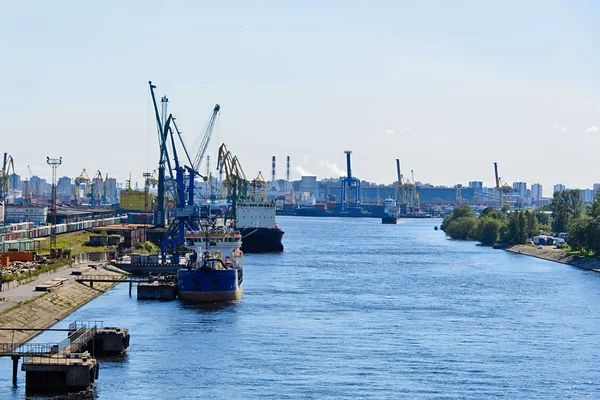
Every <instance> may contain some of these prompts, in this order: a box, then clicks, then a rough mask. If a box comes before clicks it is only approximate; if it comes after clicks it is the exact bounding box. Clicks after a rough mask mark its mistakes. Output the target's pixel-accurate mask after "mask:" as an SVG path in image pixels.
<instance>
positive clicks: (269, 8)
mask: <svg viewBox="0 0 600 400" xmlns="http://www.w3.org/2000/svg"><path fill="white" fill-rule="evenodd" d="M122 3H126V4H122ZM0 14H1V18H2V19H1V21H2V23H1V24H0V35H1V37H2V38H3V40H2V42H1V45H0V46H1V52H0V62H1V63H2V65H3V68H2V77H3V79H2V88H3V92H4V95H3V96H2V97H0V113H2V121H3V133H2V138H3V139H2V141H1V144H2V145H1V146H0V151H3V152H4V151H7V152H8V153H9V154H12V155H13V157H14V159H15V163H16V167H17V172H19V173H21V174H26V172H25V171H26V168H27V165H28V164H29V165H31V167H32V171H33V173H34V174H37V175H42V176H48V177H49V175H50V169H49V167H47V166H46V165H45V164H44V161H45V157H46V156H47V155H49V156H52V157H58V156H62V157H63V165H62V166H61V167H60V174H61V175H62V174H66V175H71V176H75V175H78V174H79V172H80V171H81V170H82V169H83V168H86V169H87V171H88V173H90V174H91V173H93V172H94V171H96V170H101V171H102V173H103V174H104V173H108V174H109V175H110V176H117V177H120V178H124V177H126V176H127V175H128V174H129V172H131V174H132V176H133V177H134V180H135V179H136V178H135V177H138V178H137V179H139V181H140V182H141V181H142V178H141V174H142V172H144V171H145V170H147V169H149V170H152V169H154V168H156V166H155V164H156V162H157V158H158V144H157V143H156V134H155V128H154V124H153V121H152V119H151V115H150V110H149V91H148V85H147V81H148V80H152V81H153V82H154V83H155V84H156V85H157V86H158V93H159V94H160V95H162V94H166V95H167V96H168V97H169V99H170V104H171V106H170V107H171V108H170V110H171V111H172V112H173V113H174V114H175V115H176V116H177V121H178V125H179V126H180V128H181V129H182V130H183V132H184V137H185V139H186V141H187V142H188V143H190V144H191V143H193V142H194V140H195V139H196V138H197V136H198V135H201V134H202V128H203V126H204V123H205V121H206V120H207V118H208V117H209V115H210V113H211V111H212V108H213V106H214V104H215V103H219V104H220V105H221V107H222V112H221V116H220V120H219V125H218V129H217V130H216V132H215V134H214V136H213V141H212V146H211V148H210V149H209V150H210V151H211V152H212V153H213V157H214V156H215V154H214V152H215V151H216V147H217V145H218V143H220V142H225V143H226V144H227V146H228V148H229V149H230V150H231V151H232V152H233V153H234V154H236V155H238V157H239V158H240V160H241V162H242V166H243V167H244V169H245V171H246V175H248V176H253V175H255V174H256V173H257V172H258V171H259V170H261V171H262V172H263V175H265V177H268V176H269V175H270V159H271V156H272V155H276V156H277V157H278V160H279V161H278V176H279V177H283V176H284V173H285V170H284V169H285V164H284V159H285V156H286V155H290V156H291V158H292V165H293V171H292V177H293V178H299V176H300V174H301V173H302V172H304V173H312V174H316V175H318V176H319V177H328V176H337V173H338V172H341V171H343V170H344V168H345V165H344V163H345V159H344V154H343V151H344V150H352V151H353V172H354V174H355V175H356V176H358V177H359V178H362V179H366V180H370V181H376V182H384V183H391V182H392V181H393V180H394V179H395V164H394V163H395V161H394V160H395V158H400V160H401V161H402V165H403V168H404V169H405V170H407V171H408V170H409V169H413V170H414V171H415V177H416V179H417V180H420V181H426V182H430V183H433V184H447V185H451V184H454V183H464V184H466V183H467V181H469V180H482V181H484V183H485V184H487V185H489V186H491V185H492V181H493V162H494V161H497V162H498V163H499V169H500V175H501V176H502V178H503V179H504V180H505V181H508V182H512V181H517V180H521V181H526V182H528V183H529V184H531V183H534V182H539V183H542V184H543V185H544V188H545V190H544V192H545V193H546V194H549V191H550V190H551V185H553V184H554V183H558V182H562V183H564V184H565V185H567V186H569V187H591V186H592V184H593V183H595V182H600V176H598V172H597V168H596V163H597V161H596V160H597V153H598V151H597V150H598V149H599V148H600V132H599V129H598V127H600V95H599V93H600V91H599V90H598V89H599V83H598V79H597V71H598V70H600V68H599V67H600V62H599V57H600V55H599V53H598V52H597V46H595V44H596V43H597V41H598V38H599V35H598V33H599V30H598V27H597V21H598V20H600V18H599V17H600V15H599V14H600V13H599V6H598V5H597V3H595V2H592V1H589V2H584V1H573V2H553V1H527V2H518V1H514V2H511V1H505V2H495V3H493V2H482V1H455V2H452V1H389V2H378V1H337V2H334V1H331V2H329V1H322V2H321V1H319V2H317V1H314V2H313V1H298V2H293V1H285V2H284V1H280V2H271V1H244V2H241V1H239V2H235V1H228V2H225V1H221V2H219V1H211V2H203V1H171V2H158V1H128V2H117V1H107V2H101V3H95V4H92V3H91V2H79V1H77V2H75V1H73V2H67V1H56V2H45V1H4V2H1V5H0Z"/></svg>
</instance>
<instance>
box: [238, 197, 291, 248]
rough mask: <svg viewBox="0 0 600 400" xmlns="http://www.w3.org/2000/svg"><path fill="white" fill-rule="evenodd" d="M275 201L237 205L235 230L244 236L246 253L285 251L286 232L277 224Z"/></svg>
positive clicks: (252, 201)
mask: <svg viewBox="0 0 600 400" xmlns="http://www.w3.org/2000/svg"><path fill="white" fill-rule="evenodd" d="M275 206H276V204H275V202H274V201H266V200H264V201H262V200H258V201H254V200H250V201H247V200H244V201H239V202H237V203H236V204H235V222H234V224H235V228H236V229H237V230H239V232H240V233H241V235H242V251H243V252H245V253H279V252H282V251H283V244H282V242H281V241H282V239H283V234H284V231H283V230H281V229H280V228H279V226H278V225H277V222H275Z"/></svg>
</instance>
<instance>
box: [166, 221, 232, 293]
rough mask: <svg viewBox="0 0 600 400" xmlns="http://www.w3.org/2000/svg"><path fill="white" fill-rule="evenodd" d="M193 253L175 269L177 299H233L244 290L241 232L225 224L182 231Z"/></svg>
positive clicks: (187, 245)
mask: <svg viewBox="0 0 600 400" xmlns="http://www.w3.org/2000/svg"><path fill="white" fill-rule="evenodd" d="M185 240H186V247H188V248H189V249H192V250H193V251H194V253H193V254H192V256H191V257H190V260H189V263H188V266H187V268H183V269H180V270H179V271H178V273H177V288H178V291H179V298H180V299H181V300H187V301H193V302H201V303H214V302H223V301H236V300H239V299H241V298H242V293H243V290H244V272H243V253H242V250H241V246H242V235H241V234H240V233H239V232H238V231H236V230H234V229H231V228H229V227H220V228H216V227H214V226H212V227H206V228H205V229H204V230H203V231H198V232H191V233H188V234H186V235H185Z"/></svg>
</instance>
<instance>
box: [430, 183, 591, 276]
mask: <svg viewBox="0 0 600 400" xmlns="http://www.w3.org/2000/svg"><path fill="white" fill-rule="evenodd" d="M441 229H442V231H444V232H445V234H446V236H448V237H450V238H451V239H455V240H472V241H478V242H480V243H481V245H483V246H493V247H494V248H498V249H505V250H507V251H511V252H513V253H519V254H525V255H529V256H533V257H538V258H542V259H545V260H549V261H555V262H559V263H562V264H568V265H572V266H575V267H580V268H585V269H588V270H592V271H596V272H600V257H599V256H600V191H598V192H597V193H596V194H595V196H594V200H593V201H592V202H591V203H588V204H585V203H584V202H583V200H582V198H581V194H580V192H579V191H578V190H564V191H562V192H556V193H554V197H553V199H552V202H551V203H550V204H549V205H548V206H545V207H544V208H542V209H541V210H525V211H522V210H509V209H508V207H505V208H503V209H501V210H494V209H492V208H489V207H488V208H485V209H484V210H483V211H482V212H481V214H480V215H475V213H474V212H473V210H472V209H471V207H469V206H459V207H456V208H455V209H454V210H453V212H452V213H451V214H449V215H447V216H446V217H444V221H443V223H442V225H441ZM558 233H561V235H560V236H561V238H562V237H565V236H566V237H567V245H568V246H569V247H567V248H564V249H557V248H554V247H553V246H535V245H533V239H534V237H535V236H538V235H549V236H558ZM540 247H541V248H540Z"/></svg>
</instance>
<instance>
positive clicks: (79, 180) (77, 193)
mask: <svg viewBox="0 0 600 400" xmlns="http://www.w3.org/2000/svg"><path fill="white" fill-rule="evenodd" d="M91 182H92V181H91V179H90V177H89V176H88V174H87V172H86V171H85V168H84V169H83V171H81V174H79V176H78V177H76V178H75V184H74V185H73V197H75V200H74V202H75V204H79V199H81V185H82V184H85V189H84V196H83V197H86V196H87V195H88V193H89V192H90V183H91Z"/></svg>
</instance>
